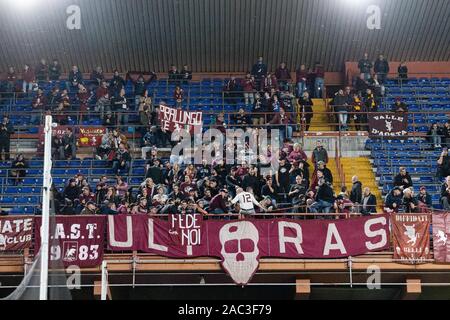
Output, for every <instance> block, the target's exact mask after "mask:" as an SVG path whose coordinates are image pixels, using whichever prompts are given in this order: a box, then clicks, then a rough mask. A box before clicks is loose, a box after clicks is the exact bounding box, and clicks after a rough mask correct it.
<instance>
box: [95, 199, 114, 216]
mask: <svg viewBox="0 0 450 320" xmlns="http://www.w3.org/2000/svg"><path fill="white" fill-rule="evenodd" d="M99 213H100V214H105V215H109V214H117V210H116V204H115V203H114V202H109V201H108V200H105V201H104V202H103V204H102V205H101V207H100V210H99Z"/></svg>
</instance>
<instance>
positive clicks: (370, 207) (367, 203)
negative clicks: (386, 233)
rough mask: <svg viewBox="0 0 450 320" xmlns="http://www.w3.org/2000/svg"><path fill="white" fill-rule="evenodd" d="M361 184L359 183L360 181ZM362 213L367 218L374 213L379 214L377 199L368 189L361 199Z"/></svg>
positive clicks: (366, 188) (365, 189)
mask: <svg viewBox="0 0 450 320" xmlns="http://www.w3.org/2000/svg"><path fill="white" fill-rule="evenodd" d="M358 182H359V181H358ZM360 212H361V214H362V215H364V216H367V215H370V214H372V213H377V198H375V196H374V195H373V194H372V193H371V192H370V189H369V188H368V187H365V188H364V193H363V195H362V199H361V205H360Z"/></svg>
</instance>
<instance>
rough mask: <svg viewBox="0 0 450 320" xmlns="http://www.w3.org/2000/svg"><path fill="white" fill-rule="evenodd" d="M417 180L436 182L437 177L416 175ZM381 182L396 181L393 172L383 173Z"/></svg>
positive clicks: (422, 182) (426, 182)
mask: <svg viewBox="0 0 450 320" xmlns="http://www.w3.org/2000/svg"><path fill="white" fill-rule="evenodd" d="M414 178H415V180H416V181H417V182H419V183H421V184H433V183H435V179H434V177H433V176H419V177H414ZM380 183H382V184H384V183H394V176H393V175H392V172H391V174H390V175H382V176H380Z"/></svg>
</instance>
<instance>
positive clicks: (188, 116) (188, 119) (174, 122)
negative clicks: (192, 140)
mask: <svg viewBox="0 0 450 320" xmlns="http://www.w3.org/2000/svg"><path fill="white" fill-rule="evenodd" d="M202 119H203V113H202V112H201V111H193V112H190V111H184V110H181V109H175V108H171V107H168V106H166V105H164V104H160V105H159V120H160V121H161V128H162V129H163V130H165V131H170V132H173V131H176V130H179V129H186V130H188V131H189V132H190V133H191V134H193V133H194V132H195V131H196V128H197V129H198V130H199V132H201V130H202V127H203V120H202Z"/></svg>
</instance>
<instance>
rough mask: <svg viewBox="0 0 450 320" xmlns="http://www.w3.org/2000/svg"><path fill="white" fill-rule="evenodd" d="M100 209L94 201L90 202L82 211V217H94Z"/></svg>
mask: <svg viewBox="0 0 450 320" xmlns="http://www.w3.org/2000/svg"><path fill="white" fill-rule="evenodd" d="M97 212H98V208H97V205H96V204H95V202H94V201H89V202H88V203H86V206H85V207H84V209H83V210H81V213H80V214H81V215H94V214H97Z"/></svg>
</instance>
